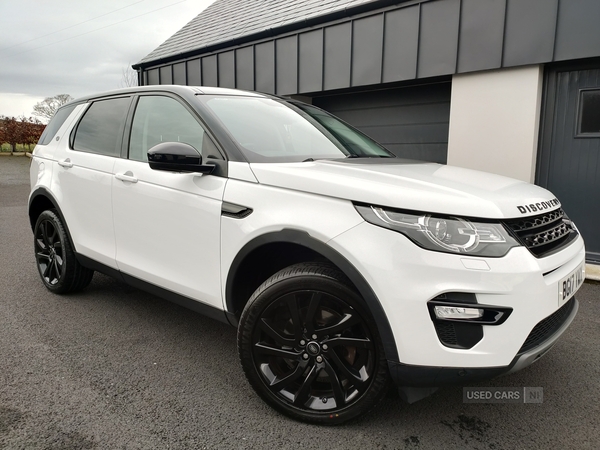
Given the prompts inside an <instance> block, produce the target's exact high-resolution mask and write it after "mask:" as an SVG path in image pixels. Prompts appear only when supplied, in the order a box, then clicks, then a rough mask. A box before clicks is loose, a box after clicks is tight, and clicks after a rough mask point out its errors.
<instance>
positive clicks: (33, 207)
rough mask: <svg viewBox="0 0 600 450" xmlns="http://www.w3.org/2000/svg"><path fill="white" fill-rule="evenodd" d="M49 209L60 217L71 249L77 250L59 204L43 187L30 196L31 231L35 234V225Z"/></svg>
mask: <svg viewBox="0 0 600 450" xmlns="http://www.w3.org/2000/svg"><path fill="white" fill-rule="evenodd" d="M48 209H54V210H55V211H56V214H58V217H59V218H60V220H61V222H62V224H63V227H64V228H65V231H66V232H67V238H68V239H69V243H70V244H71V248H72V249H73V250H75V245H74V243H73V239H72V238H71V232H70V231H69V226H68V225H67V221H66V220H65V217H64V216H63V213H62V211H61V209H60V207H59V206H58V202H57V201H56V199H55V198H54V196H53V195H52V194H51V193H50V191H49V190H48V189H46V188H45V187H42V186H40V187H38V188H36V189H35V190H34V191H33V192H32V193H31V195H30V196H29V207H28V214H29V224H30V225H31V231H33V232H35V223H36V222H37V219H38V217H39V216H40V214H41V213H43V212H44V211H46V210H48Z"/></svg>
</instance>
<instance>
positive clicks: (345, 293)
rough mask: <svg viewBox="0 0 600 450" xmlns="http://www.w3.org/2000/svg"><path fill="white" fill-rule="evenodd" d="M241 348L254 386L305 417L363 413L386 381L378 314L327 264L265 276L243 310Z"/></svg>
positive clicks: (335, 418) (331, 419)
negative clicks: (375, 314) (370, 312)
mask: <svg viewBox="0 0 600 450" xmlns="http://www.w3.org/2000/svg"><path fill="white" fill-rule="evenodd" d="M238 349H239V354H240V359H241V363H242V366H243V368H244V372H245V373H246V377H247V378H248V380H249V381H250V384H251V385H252V387H253V388H254V389H255V391H256V392H257V393H258V394H259V395H260V396H261V397H262V398H263V399H264V400H265V401H266V402H267V403H269V404H270V405H271V406H273V407H274V408H276V409H277V410H279V411H281V412H283V413H284V414H286V415H288V416H290V417H293V418H295V419H299V420H303V421H307V422H316V423H329V424H334V423H342V422H345V421H347V420H350V419H353V418H355V417H357V416H359V415H362V414H364V413H365V412H367V411H368V410H370V409H371V408H372V407H373V406H374V405H375V404H376V403H377V401H379V400H380V398H381V397H382V396H383V395H384V393H385V390H386V388H387V384H388V379H389V375H388V368H387V362H386V360H385V358H384V355H383V348H382V345H381V340H380V338H379V335H378V333H377V329H376V326H375V323H374V321H373V319H372V318H371V316H370V314H369V313H368V311H367V310H366V308H364V306H363V301H362V299H361V298H360V296H359V295H358V293H356V291H355V290H354V289H352V288H351V286H350V284H349V282H348V281H347V280H346V278H345V277H344V275H343V274H342V273H341V272H339V271H338V270H337V269H335V268H333V267H331V266H329V265H325V264H317V263H305V264H296V265H293V266H290V267H288V268H286V269H284V270H282V271H280V272H278V273H277V274H275V275H273V276H272V277H271V278H269V279H268V280H267V281H265V282H264V283H263V284H262V285H261V286H260V287H259V288H258V289H257V290H256V292H255V293H254V294H253V295H252V297H251V298H250V300H249V302H248V304H247V305H246V307H245V308H244V311H243V313H242V316H241V319H240V325H239V328H238Z"/></svg>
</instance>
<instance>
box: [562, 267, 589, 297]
mask: <svg viewBox="0 0 600 450" xmlns="http://www.w3.org/2000/svg"><path fill="white" fill-rule="evenodd" d="M584 280H585V264H581V265H580V266H579V267H577V269H575V270H574V271H573V272H571V273H570V274H569V275H567V276H566V277H564V278H563V279H562V280H560V281H559V282H558V306H562V305H563V304H564V303H565V302H567V301H568V300H569V299H570V298H571V297H573V295H575V292H577V290H578V289H579V288H580V287H581V285H582V284H583V281H584Z"/></svg>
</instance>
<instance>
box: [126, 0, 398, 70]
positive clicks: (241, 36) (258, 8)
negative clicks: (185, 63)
mask: <svg viewBox="0 0 600 450" xmlns="http://www.w3.org/2000/svg"><path fill="white" fill-rule="evenodd" d="M401 1H402V0H395V1H390V0H388V1H383V0H216V1H215V2H214V3H213V4H212V5H210V6H209V7H208V8H206V9H205V10H204V11H202V12H201V13H200V14H199V15H198V16H196V17H195V18H194V19H193V20H191V21H190V22H189V23H188V24H187V25H185V26H184V27H183V28H182V29H181V30H179V31H178V32H177V33H175V34H174V35H173V36H171V37H170V38H169V39H167V40H166V41H165V42H163V43H162V44H161V45H160V46H158V48H156V49H155V50H153V51H152V52H150V53H149V54H148V55H146V56H145V57H144V58H143V59H142V60H141V61H140V62H139V63H137V64H136V65H135V66H134V67H138V66H139V65H145V64H146V63H149V62H158V61H161V60H172V59H174V58H176V57H177V56H178V55H181V56H182V57H184V56H188V55H189V54H190V53H192V52H199V53H201V51H202V50H205V51H207V52H208V51H211V50H212V49H213V48H214V49H216V48H218V47H222V46H223V44H227V45H228V46H230V45H237V44H241V43H243V42H245V41H249V40H251V39H256V38H257V37H258V36H257V35H260V34H265V37H266V36H269V35H274V34H277V33H280V32H282V31H285V30H286V29H289V30H292V29H295V28H298V27H305V26H307V25H310V22H311V21H315V20H318V19H320V18H323V19H325V18H330V16H331V15H335V14H338V15H339V14H340V13H342V14H341V15H342V16H345V15H347V14H350V13H356V10H357V9H360V8H361V7H363V9H364V10H370V9H374V8H377V7H381V6H382V4H390V3H401ZM349 10H351V11H349ZM275 30H277V31H275Z"/></svg>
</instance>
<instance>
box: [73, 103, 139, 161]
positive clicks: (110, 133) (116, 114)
mask: <svg viewBox="0 0 600 450" xmlns="http://www.w3.org/2000/svg"><path fill="white" fill-rule="evenodd" d="M129 103H130V98H129V97H121V98H112V99H109V100H100V101H96V102H94V103H92V104H91V105H90V107H89V108H88V110H87V111H86V112H85V115H84V116H83V118H82V119H81V122H79V125H78V126H77V130H76V131H75V138H74V140H73V149H74V150H80V151H83V152H89V153H98V154H100V155H107V156H120V154H121V137H122V136H123V128H124V126H125V119H126V118H127V111H128V109H129Z"/></svg>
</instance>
